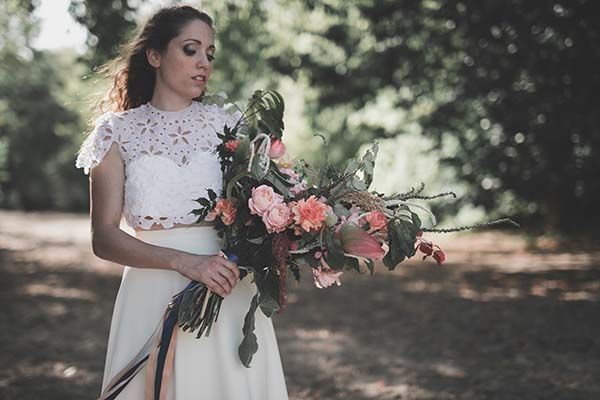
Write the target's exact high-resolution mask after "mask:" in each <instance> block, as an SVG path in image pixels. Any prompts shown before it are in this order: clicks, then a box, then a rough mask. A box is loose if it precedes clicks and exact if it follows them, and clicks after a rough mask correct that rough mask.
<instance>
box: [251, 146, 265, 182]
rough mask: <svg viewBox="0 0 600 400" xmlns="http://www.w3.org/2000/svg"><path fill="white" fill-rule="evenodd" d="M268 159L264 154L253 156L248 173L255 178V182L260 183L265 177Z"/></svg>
mask: <svg viewBox="0 0 600 400" xmlns="http://www.w3.org/2000/svg"><path fill="white" fill-rule="evenodd" d="M269 162H270V159H269V156H268V155H266V154H258V153H257V154H255V155H254V158H253V159H252V165H251V166H250V171H251V172H252V174H253V175H254V177H255V178H256V180H258V181H261V180H263V178H264V177H265V176H266V175H267V172H268V171H269V170H268V168H267V167H268V165H269Z"/></svg>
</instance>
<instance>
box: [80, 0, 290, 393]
mask: <svg viewBox="0 0 600 400" xmlns="http://www.w3.org/2000/svg"><path fill="white" fill-rule="evenodd" d="M214 39H215V29H214V27H213V22H212V19H211V17H210V16H209V15H208V14H206V13H205V12H202V11H199V10H197V9H195V8H193V7H189V6H173V7H168V8H163V9H161V10H159V11H158V12H156V13H155V14H154V15H153V16H152V17H151V18H150V19H149V20H148V21H147V22H146V23H145V24H144V26H143V27H142V29H141V30H140V31H139V33H138V34H137V35H136V37H135V38H134V39H133V40H132V41H131V43H129V44H128V45H127V46H125V47H123V51H122V55H121V57H120V58H119V59H117V60H115V62H118V61H123V65H122V66H120V69H118V70H117V72H116V73H115V74H114V83H113V85H112V88H111V90H110V92H109V96H108V103H109V105H110V108H111V110H110V111H107V112H105V113H103V114H102V115H101V116H100V117H99V118H98V119H97V120H96V123H95V125H94V126H93V129H92V131H91V133H90V135H89V136H88V137H87V138H86V139H85V141H84V143H83V144H82V146H81V148H80V150H79V152H78V156H77V161H76V166H77V167H78V168H83V169H84V172H85V173H86V174H89V176H90V218H91V231H92V247H93V251H94V254H96V255H97V256H98V257H100V258H103V259H105V260H109V261H112V262H114V263H118V264H121V265H124V266H125V268H124V270H123V276H122V279H121V285H120V288H119V292H118V294H117V297H116V301H115V306H114V310H113V315H112V321H111V327H110V334H109V339H108V349H107V354H106V361H105V368H104V377H103V383H102V395H101V398H103V399H104V398H116V399H118V400H142V399H145V398H155V399H156V398H160V399H161V400H162V399H165V400H167V399H168V400H192V399H199V398H202V399H211V400H227V399H230V400H250V399H253V400H285V399H287V398H288V394H287V389H286V385H285V378H284V373H283V368H282V364H281V358H280V355H279V349H278V344H277V340H276V336H275V332H274V330H273V325H272V321H271V319H270V318H267V317H266V316H265V315H263V314H262V313H260V312H259V313H257V314H256V331H255V333H256V336H257V338H258V344H259V347H260V349H261V350H260V351H259V352H257V353H256V354H255V356H254V359H253V360H252V365H251V367H250V368H246V367H244V365H243V364H242V363H241V362H240V360H239V357H238V354H237V348H238V345H239V343H240V342H241V340H242V337H243V334H242V325H243V321H244V316H245V314H246V312H247V311H248V308H249V305H250V300H251V299H252V297H253V295H254V294H255V293H256V290H257V289H256V285H255V284H254V283H253V282H252V276H251V275H250V276H247V277H245V278H244V279H242V280H240V275H239V270H238V268H237V266H236V264H234V263H233V262H231V261H229V260H227V259H225V258H223V257H220V256H218V255H217V254H218V253H219V250H220V245H221V243H220V239H219V237H218V236H217V234H216V231H215V230H214V229H213V227H211V225H210V224H209V223H206V222H204V223H195V222H196V219H197V217H196V216H195V215H193V214H190V211H191V210H192V209H195V208H198V203H196V202H195V201H194V200H193V199H196V198H198V197H205V196H206V190H207V189H208V188H212V189H213V190H215V192H217V193H220V190H221V189H222V188H221V175H220V174H221V172H220V168H219V162H218V159H217V156H216V155H213V154H212V153H211V150H212V149H213V148H214V146H216V145H217V143H218V138H217V133H218V132H220V131H222V129H223V126H224V125H226V124H227V125H229V126H230V127H231V126H233V125H234V123H235V121H236V120H237V117H239V115H240V113H239V111H237V110H234V109H233V107H231V105H226V106H223V107H221V106H219V105H216V104H211V102H209V101H207V100H206V97H205V96H204V92H205V89H206V85H207V82H208V80H209V78H210V75H211V72H212V63H213V60H214V58H215V52H216V48H215V43H214ZM122 216H124V217H125V220H126V222H127V224H128V225H129V226H130V227H131V228H133V229H134V232H135V236H131V235H129V234H127V233H126V232H124V231H122V230H121V229H120V228H119V222H120V220H121V217H122ZM190 280H196V281H199V282H202V283H204V284H206V285H207V287H208V288H209V289H210V290H212V291H214V292H216V293H217V294H219V295H221V296H222V297H223V298H224V300H223V303H222V306H221V311H220V314H219V319H218V321H217V322H216V323H215V325H214V326H213V328H212V330H211V332H210V335H209V336H208V337H205V336H203V337H201V338H199V339H197V338H196V336H195V333H190V332H189V331H188V332H184V331H182V330H181V329H179V328H176V329H178V332H177V334H176V335H174V336H176V337H177V340H176V342H175V345H174V346H173V347H174V351H173V352H171V354H170V355H169V356H167V358H169V357H171V360H170V363H169V362H167V366H168V368H166V369H165V372H164V374H163V378H164V379H163V386H162V389H161V390H160V393H155V394H154V393H152V391H153V382H152V379H151V378H152V377H153V375H152V374H153V373H154V372H153V371H151V370H150V369H151V368H150V367H148V366H145V367H144V368H143V369H142V370H140V372H139V373H138V374H136V375H135V377H134V378H133V379H132V380H131V381H130V382H129V383H128V384H127V385H126V386H125V387H124V389H123V390H122V391H121V392H120V393H118V394H117V395H116V396H115V393H112V394H108V393H107V387H108V386H109V383H110V382H111V380H112V379H113V378H114V377H115V376H116V375H117V374H119V373H120V372H121V370H122V369H123V368H124V367H125V366H126V365H127V364H128V363H129V362H130V360H131V359H132V358H133V357H135V356H136V354H138V351H139V350H140V348H141V347H142V346H143V345H144V343H146V342H147V341H148V339H149V338H150V337H151V335H152V333H153V332H154V329H155V328H156V326H157V324H158V323H159V321H160V319H161V317H162V315H163V312H164V311H165V308H166V306H167V304H168V303H169V301H170V300H171V297H172V296H173V295H174V294H176V293H177V292H179V291H181V290H182V289H183V288H184V287H185V286H186V285H187V283H189V281H190Z"/></svg>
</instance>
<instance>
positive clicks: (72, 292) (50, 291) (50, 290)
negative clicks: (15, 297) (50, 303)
mask: <svg viewBox="0 0 600 400" xmlns="http://www.w3.org/2000/svg"><path fill="white" fill-rule="evenodd" d="M23 293H25V294H26V295H29V296H36V297H37V296H45V297H54V298H58V299H77V300H87V301H95V300H97V297H96V295H95V294H94V293H93V292H91V291H89V290H82V289H77V288H65V287H55V286H50V285H45V284H41V283H32V284H28V285H26V286H25V287H24V288H23Z"/></svg>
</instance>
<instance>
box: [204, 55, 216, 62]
mask: <svg viewBox="0 0 600 400" xmlns="http://www.w3.org/2000/svg"><path fill="white" fill-rule="evenodd" d="M206 57H207V58H208V61H213V60H214V59H215V56H213V55H212V54H207V55H206Z"/></svg>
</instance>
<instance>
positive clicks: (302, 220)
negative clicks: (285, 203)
mask: <svg viewBox="0 0 600 400" xmlns="http://www.w3.org/2000/svg"><path fill="white" fill-rule="evenodd" d="M291 209H292V213H293V214H294V215H293V218H294V222H296V224H297V225H298V226H300V227H301V228H302V229H303V230H304V231H306V232H309V231H311V230H312V231H317V230H319V229H321V226H323V222H324V221H325V217H326V211H327V204H325V203H322V202H320V201H319V200H317V198H316V197H315V196H310V197H309V198H308V199H302V200H298V201H295V202H292V203H291Z"/></svg>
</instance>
